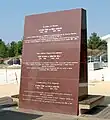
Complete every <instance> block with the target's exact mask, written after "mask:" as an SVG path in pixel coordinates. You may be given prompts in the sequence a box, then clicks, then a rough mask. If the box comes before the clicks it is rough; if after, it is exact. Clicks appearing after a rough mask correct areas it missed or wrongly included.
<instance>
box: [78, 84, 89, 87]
mask: <svg viewBox="0 0 110 120" xmlns="http://www.w3.org/2000/svg"><path fill="white" fill-rule="evenodd" d="M87 86H88V83H79V87H87Z"/></svg>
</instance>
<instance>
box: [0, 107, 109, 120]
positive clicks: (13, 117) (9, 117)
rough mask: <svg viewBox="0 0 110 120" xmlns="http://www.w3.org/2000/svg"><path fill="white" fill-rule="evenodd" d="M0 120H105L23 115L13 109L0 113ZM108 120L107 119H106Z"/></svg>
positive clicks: (88, 117)
mask: <svg viewBox="0 0 110 120" xmlns="http://www.w3.org/2000/svg"><path fill="white" fill-rule="evenodd" d="M0 120H105V119H103V118H100V117H97V116H93V117H91V116H87V115H84V116H73V115H65V114H57V113H42V112H32V111H31V114H30V113H28V112H25V113H23V112H22V110H21V112H20V111H18V110H15V109H11V110H10V109H5V110H1V111H0ZM106 120H109V119H106Z"/></svg>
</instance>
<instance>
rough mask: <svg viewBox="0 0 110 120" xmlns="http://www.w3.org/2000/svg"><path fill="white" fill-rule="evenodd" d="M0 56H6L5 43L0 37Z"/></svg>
mask: <svg viewBox="0 0 110 120" xmlns="http://www.w3.org/2000/svg"><path fill="white" fill-rule="evenodd" d="M0 57H1V58H6V57H7V48H6V45H5V43H4V42H3V41H2V39H0Z"/></svg>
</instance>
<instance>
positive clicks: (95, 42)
mask: <svg viewBox="0 0 110 120" xmlns="http://www.w3.org/2000/svg"><path fill="white" fill-rule="evenodd" d="M88 48H89V49H92V50H95V49H99V50H106V49H107V42H106V41H104V40H101V39H100V37H99V36H98V35H97V33H95V32H94V33H92V34H91V36H90V37H89V39H88Z"/></svg>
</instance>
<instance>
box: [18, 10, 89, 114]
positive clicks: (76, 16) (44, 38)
mask: <svg viewBox="0 0 110 120" xmlns="http://www.w3.org/2000/svg"><path fill="white" fill-rule="evenodd" d="M86 32H87V28H86V11H85V10H84V9H72V10H65V11H59V12H51V13H43V14H37V15H30V16H26V18H25V26H24V40H23V52H22V70H21V87H20V104H19V106H20V107H21V108H26V109H33V110H39V111H46V112H57V113H65V114H78V98H79V97H80V96H83V95H86V94H87V84H86V83H87V58H86V57H87V44H86V42H87V35H86V34H87V33H86ZM79 88H80V89H79ZM81 91H83V92H81ZM80 92H81V93H80Z"/></svg>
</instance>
